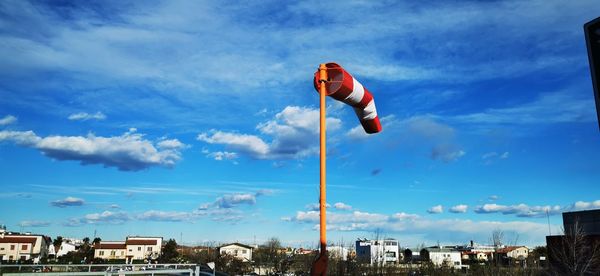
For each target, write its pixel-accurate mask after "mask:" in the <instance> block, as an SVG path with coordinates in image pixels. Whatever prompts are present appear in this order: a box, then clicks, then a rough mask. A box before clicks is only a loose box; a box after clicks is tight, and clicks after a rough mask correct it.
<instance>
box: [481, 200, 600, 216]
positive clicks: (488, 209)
mask: <svg viewBox="0 0 600 276" xmlns="http://www.w3.org/2000/svg"><path fill="white" fill-rule="evenodd" d="M599 203H600V202H599ZM473 211H474V212H475V213H478V214H490V213H502V214H504V215H516V216H518V217H543V216H546V214H550V215H555V214H560V213H562V212H564V211H566V210H565V208H563V207H561V206H559V205H555V206H550V205H546V206H529V205H527V204H523V203H521V204H517V205H501V204H496V203H489V204H484V205H481V206H477V207H476V208H475V209H474V210H473Z"/></svg>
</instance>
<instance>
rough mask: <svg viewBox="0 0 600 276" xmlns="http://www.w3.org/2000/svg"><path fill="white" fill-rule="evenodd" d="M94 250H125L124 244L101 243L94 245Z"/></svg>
mask: <svg viewBox="0 0 600 276" xmlns="http://www.w3.org/2000/svg"><path fill="white" fill-rule="evenodd" d="M95 248H96V249H125V248H126V246H125V243H102V242H100V243H99V244H96V245H95Z"/></svg>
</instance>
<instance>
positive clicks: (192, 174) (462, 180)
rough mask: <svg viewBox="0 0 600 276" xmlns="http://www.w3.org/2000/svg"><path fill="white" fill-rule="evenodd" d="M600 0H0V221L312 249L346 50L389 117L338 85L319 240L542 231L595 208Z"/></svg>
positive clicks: (534, 234) (106, 235)
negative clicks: (325, 71)
mask: <svg viewBox="0 0 600 276" xmlns="http://www.w3.org/2000/svg"><path fill="white" fill-rule="evenodd" d="M598 15H600V6H598V5H597V3H595V1H574V2H569V3H566V2H564V1H537V0H536V1H491V2H477V1H465V2H459V3H457V2H437V3H427V4H425V3H406V2H397V1H380V2H372V1H340V2H336V1H327V3H320V2H319V1H302V2H298V3H283V2H281V1H256V2H250V3H244V4H241V5H240V4H237V3H235V4H233V3H226V4H222V3H220V4H216V3H214V2H210V1H207V2H202V1H194V2H186V1H165V2H162V1H144V2H137V1H136V2H130V3H123V2H122V1H114V2H113V1H101V2H95V1H85V2H78V3H76V4H73V3H70V2H69V1H65V2H60V1H51V2H46V1H39V2H28V1H2V2H0V51H1V52H2V53H4V54H3V57H2V59H0V94H1V97H0V171H1V175H2V177H1V181H0V185H1V187H2V191H3V192H2V194H0V204H1V205H0V207H1V208H2V210H4V211H3V212H2V213H1V214H0V223H1V224H6V225H7V226H8V228H9V229H13V230H23V231H31V232H36V233H43V234H47V235H51V236H53V237H54V236H57V235H63V236H71V237H83V236H93V235H94V231H96V233H97V234H98V235H99V236H100V237H102V238H103V239H104V240H115V239H123V238H124V236H126V235H159V236H164V237H165V238H176V239H178V240H180V239H181V238H183V239H182V240H180V241H181V242H183V243H187V244H197V243H203V242H207V241H216V242H230V241H240V242H246V243H253V242H254V241H256V242H257V243H261V242H262V241H264V240H266V239H268V238H270V237H273V236H274V237H278V238H280V239H281V240H283V241H284V243H285V244H290V245H296V246H316V245H317V241H318V232H317V231H316V230H315V229H316V228H315V227H316V225H317V223H318V217H317V213H316V212H315V210H314V204H315V203H316V202H317V201H318V156H317V154H318V147H317V146H318V118H317V114H318V106H317V104H318V96H317V94H316V93H315V91H314V88H313V87H312V74H313V73H314V71H315V70H316V68H317V67H318V64H319V63H322V62H329V61H335V62H338V63H339V64H341V65H342V66H344V67H345V68H346V69H347V70H348V71H349V72H350V73H351V74H353V75H354V76H355V77H356V78H357V79H359V80H360V81H361V82H362V83H363V85H364V86H365V87H367V88H368V89H369V90H370V91H371V92H372V93H373V95H374V97H375V100H376V104H377V109H378V113H379V116H380V118H381V120H382V125H383V132H382V133H380V134H377V135H371V136H367V135H365V134H364V133H363V132H362V129H361V128H360V126H359V123H358V120H357V119H356V117H355V115H354V114H353V111H352V110H351V109H350V108H348V107H347V106H344V105H343V104H340V103H337V102H335V101H334V100H332V99H328V105H329V108H328V126H329V130H328V150H329V153H328V187H329V188H328V202H329V203H330V204H331V207H330V208H329V229H330V231H329V240H330V241H331V242H334V243H340V242H344V243H347V242H351V241H353V240H354V239H356V238H358V237H367V238H370V237H375V236H377V235H380V236H381V235H384V236H389V237H394V238H397V239H399V240H400V242H401V244H402V245H403V246H415V245H418V244H421V243H426V244H433V243H437V242H438V241H439V242H441V243H467V242H468V241H469V240H474V241H476V242H479V243H487V242H488V241H489V238H490V236H491V234H492V232H493V231H494V230H502V231H504V232H505V236H506V242H507V243H519V244H526V245H538V244H543V243H544V242H545V237H544V236H545V235H547V234H548V231H549V225H548V221H547V217H546V213H548V214H549V216H550V230H551V231H552V233H555V234H556V233H558V232H559V231H560V226H561V224H562V219H561V216H560V213H561V212H563V211H571V210H583V209H594V208H600V187H599V185H598V179H600V170H598V169H597V167H598V165H597V164H600V143H599V139H600V133H599V131H598V122H597V119H596V113H595V112H596V111H595V106H594V102H593V93H592V88H591V81H590V74H589V67H588V61H587V55H586V49H585V43H584V35H583V27H582V26H583V24H584V23H585V22H587V21H589V20H591V19H593V18H595V17H597V16H598Z"/></svg>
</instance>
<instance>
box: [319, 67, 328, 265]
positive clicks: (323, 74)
mask: <svg viewBox="0 0 600 276" xmlns="http://www.w3.org/2000/svg"><path fill="white" fill-rule="evenodd" d="M319 82H320V83H321V85H320V86H319V98H320V110H319V111H320V112H319V113H320V137H319V138H320V139H319V141H320V147H321V149H320V151H321V152H320V154H321V156H320V162H319V163H320V164H319V165H320V174H319V176H320V182H319V188H320V200H319V204H320V205H319V213H320V218H321V221H320V226H321V227H320V232H321V255H326V254H327V220H326V212H327V211H326V205H327V204H326V184H325V179H326V170H325V165H326V157H327V154H326V153H327V150H326V147H325V146H326V145H325V137H326V136H325V134H326V128H325V109H326V106H325V96H326V95H327V87H325V84H326V83H327V67H326V66H325V64H324V63H321V65H320V66H319Z"/></svg>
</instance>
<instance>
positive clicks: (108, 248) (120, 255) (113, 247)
mask: <svg viewBox="0 0 600 276" xmlns="http://www.w3.org/2000/svg"><path fill="white" fill-rule="evenodd" d="M125 252H127V246H126V245H125V242H124V241H101V242H99V243H96V244H95V245H94V258H98V259H104V260H125V258H126V257H125Z"/></svg>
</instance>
